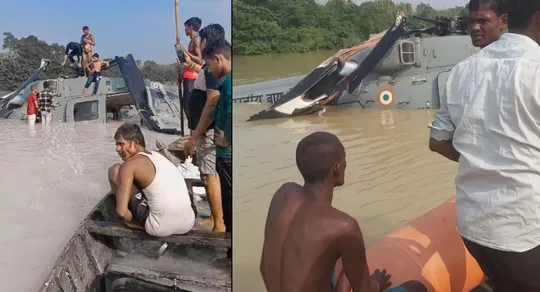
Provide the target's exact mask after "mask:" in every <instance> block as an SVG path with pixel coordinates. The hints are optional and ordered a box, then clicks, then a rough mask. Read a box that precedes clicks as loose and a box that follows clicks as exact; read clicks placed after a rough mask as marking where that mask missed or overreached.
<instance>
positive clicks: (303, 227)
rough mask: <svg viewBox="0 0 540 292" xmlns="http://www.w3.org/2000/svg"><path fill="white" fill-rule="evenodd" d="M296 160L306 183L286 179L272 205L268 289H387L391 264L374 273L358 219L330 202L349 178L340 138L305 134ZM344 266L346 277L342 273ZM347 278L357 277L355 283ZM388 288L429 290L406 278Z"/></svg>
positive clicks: (265, 256)
mask: <svg viewBox="0 0 540 292" xmlns="http://www.w3.org/2000/svg"><path fill="white" fill-rule="evenodd" d="M296 164H297V165H298V169H299V170H300V173H301V174H302V176H303V177H304V180H305V184H304V186H300V185H298V184H296V183H286V184H284V185H283V186H282V187H281V188H280V189H279V190H278V191H277V192H276V194H275V195H274V197H273V198H272V202H271V203H270V209H269V211H268V217H267V220H266V227H265V236H264V237H265V240H264V246H263V252H262V258H261V266H260V269H261V274H262V277H263V280H264V283H265V285H266V289H267V291H269V292H278V291H280V292H289V291H295V292H304V291H306V292H307V291H309V292H317V291H321V292H322V291H324V292H328V291H336V290H337V291H347V292H350V291H351V287H352V291H354V292H367V291H374V292H379V291H384V289H387V288H388V287H389V286H390V285H391V283H390V282H389V281H388V280H389V279H390V275H389V274H387V273H386V270H383V271H382V272H381V271H379V270H377V271H375V273H374V274H373V275H371V276H369V268H368V266H367V262H366V248H365V245H364V240H363V238H362V232H361V231H360V227H359V226H358V223H357V222H356V220H355V219H354V218H353V217H351V216H349V215H347V214H345V213H343V212H341V211H339V210H337V209H335V208H333V207H332V205H331V204H332V197H333V190H334V188H335V187H337V186H342V185H343V184H344V182H345V168H346V166H347V162H346V161H345V149H344V147H343V145H342V144H341V142H340V141H339V139H338V138H337V137H336V136H334V135H333V134H330V133H325V132H316V133H313V134H311V135H309V136H307V137H305V138H304V139H302V141H300V143H299V144H298V147H297V149H296ZM341 270H344V272H345V275H346V276H347V277H344V276H341V277H340V275H341ZM334 273H335V274H336V275H338V276H337V279H339V280H338V281H334V279H336V277H335V276H334ZM347 278H349V279H352V281H351V283H350V284H349V283H348V281H347ZM336 282H337V283H336ZM394 289H395V290H394ZM388 291H427V290H426V289H425V287H423V285H422V284H420V283H417V282H407V283H405V284H403V285H402V286H400V287H397V288H392V289H390V290H388Z"/></svg>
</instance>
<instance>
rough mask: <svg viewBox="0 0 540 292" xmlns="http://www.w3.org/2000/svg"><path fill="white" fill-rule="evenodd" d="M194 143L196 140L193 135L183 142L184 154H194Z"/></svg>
mask: <svg viewBox="0 0 540 292" xmlns="http://www.w3.org/2000/svg"><path fill="white" fill-rule="evenodd" d="M195 143H196V140H195V139H193V137H190V138H189V139H188V140H187V141H186V143H185V144H184V153H185V155H186V156H193V154H195Z"/></svg>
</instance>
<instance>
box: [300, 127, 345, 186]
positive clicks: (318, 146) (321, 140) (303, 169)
mask: <svg viewBox="0 0 540 292" xmlns="http://www.w3.org/2000/svg"><path fill="white" fill-rule="evenodd" d="M343 155H345V148H344V147H343V144H341V141H339V139H338V137H336V135H334V134H331V133H328V132H315V133H312V134H310V135H308V136H306V137H305V138H304V139H302V140H301V141H300V143H298V146H297V147H296V165H297V166H298V170H299V171H300V173H301V174H302V177H304V180H305V181H306V182H311V183H313V182H321V181H323V180H324V179H326V178H327V177H328V174H329V173H330V171H331V170H332V167H334V165H335V164H336V163H339V162H340V161H341V159H342V158H343Z"/></svg>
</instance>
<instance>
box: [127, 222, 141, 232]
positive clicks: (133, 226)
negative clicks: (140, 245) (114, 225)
mask: <svg viewBox="0 0 540 292" xmlns="http://www.w3.org/2000/svg"><path fill="white" fill-rule="evenodd" d="M124 224H126V226H127V227H129V228H133V229H139V230H143V231H146V230H145V229H144V228H143V227H142V226H139V225H137V224H134V223H131V222H125V221H124Z"/></svg>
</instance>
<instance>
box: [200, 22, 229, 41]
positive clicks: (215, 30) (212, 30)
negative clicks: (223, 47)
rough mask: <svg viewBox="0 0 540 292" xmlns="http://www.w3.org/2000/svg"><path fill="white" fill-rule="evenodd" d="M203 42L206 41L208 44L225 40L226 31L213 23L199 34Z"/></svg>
mask: <svg viewBox="0 0 540 292" xmlns="http://www.w3.org/2000/svg"><path fill="white" fill-rule="evenodd" d="M199 37H201V40H206V44H208V43H212V42H215V41H216V40H220V39H224V38H225V29H223V26H221V25H220V24H219V23H211V24H209V25H207V26H205V27H203V29H201V31H200V32H199Z"/></svg>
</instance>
